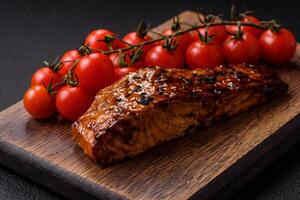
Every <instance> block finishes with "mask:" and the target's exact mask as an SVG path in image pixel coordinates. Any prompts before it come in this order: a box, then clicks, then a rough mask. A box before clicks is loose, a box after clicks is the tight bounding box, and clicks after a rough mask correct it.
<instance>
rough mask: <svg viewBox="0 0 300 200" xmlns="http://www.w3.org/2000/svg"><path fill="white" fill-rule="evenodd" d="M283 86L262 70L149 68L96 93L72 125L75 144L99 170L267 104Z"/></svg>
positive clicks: (238, 66)
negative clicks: (197, 127)
mask: <svg viewBox="0 0 300 200" xmlns="http://www.w3.org/2000/svg"><path fill="white" fill-rule="evenodd" d="M287 89H288V86H287V84H285V83H284V82H282V81H281V80H280V78H278V76H277V75H276V74H275V73H274V72H273V71H272V70H270V69H268V68H266V67H263V66H252V65H244V64H240V65H229V66H223V65H221V66H219V67H216V68H214V69H207V70H185V69H164V68H160V67H151V68H145V69H141V70H139V71H137V72H133V73H131V74H129V75H127V76H125V77H123V78H122V79H121V80H119V81H117V82H116V83H114V84H113V85H111V86H109V87H106V88H104V89H102V90H100V91H99V92H98V94H97V96H96V98H95V100H94V102H93V103H92V105H91V107H90V108H89V109H88V111H87V112H86V113H85V114H84V115H83V116H82V117H80V118H79V119H78V120H77V121H76V122H74V123H73V125H72V134H73V138H74V139H75V141H76V142H77V143H78V144H79V146H80V147H81V148H82V149H83V151H84V153H85V154H87V155H88V157H90V158H91V159H92V160H94V161H97V162H98V163H100V164H101V165H107V164H111V163H114V162H116V161H119V160H121V159H123V158H125V157H131V156H134V155H137V154H139V153H142V152H144V151H146V150H148V149H150V148H151V147H153V146H155V145H158V144H161V143H164V142H167V141H169V140H171V139H174V138H177V137H179V136H183V135H184V133H185V132H186V130H187V129H190V128H191V127H194V126H198V125H204V126H207V125H209V124H211V122H212V121H218V120H219V119H221V118H222V117H224V116H225V117H231V116H233V115H235V114H237V113H240V112H242V111H245V110H247V109H249V108H250V107H253V106H255V105H258V104H261V103H263V102H266V101H267V100H269V99H271V98H272V97H276V96H278V95H280V94H283V93H285V92H286V91H287Z"/></svg>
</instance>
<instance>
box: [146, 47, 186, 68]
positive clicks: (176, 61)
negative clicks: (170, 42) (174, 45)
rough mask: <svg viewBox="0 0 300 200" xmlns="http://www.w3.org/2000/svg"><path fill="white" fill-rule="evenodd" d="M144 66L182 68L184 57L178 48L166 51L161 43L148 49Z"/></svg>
mask: <svg viewBox="0 0 300 200" xmlns="http://www.w3.org/2000/svg"><path fill="white" fill-rule="evenodd" d="M145 66H161V67H164V68H183V66H184V58H183V54H182V52H181V50H180V49H176V50H173V51H168V50H167V49H165V48H164V47H162V46H161V45H159V46H156V47H153V48H152V49H150V50H149V51H148V53H147V55H146V58H145Z"/></svg>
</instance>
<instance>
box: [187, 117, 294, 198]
mask: <svg viewBox="0 0 300 200" xmlns="http://www.w3.org/2000/svg"><path fill="white" fill-rule="evenodd" d="M299 130H300V114H298V115H297V116H296V117H294V118H293V119H292V120H290V121H289V122H288V123H286V124H285V125H284V126H283V127H281V128H280V129H278V130H277V131H276V132H275V133H274V134H273V135H272V136H270V137H268V138H267V139H266V140H264V141H263V142H262V143H260V144H259V145H258V146H256V147H255V148H254V149H252V150H251V151H250V152H249V153H248V154H247V155H245V156H243V157H242V158H241V159H239V160H238V161H237V162H236V163H235V164H234V165H232V166H231V167H230V168H229V169H228V170H226V171H224V172H223V173H222V174H220V175H219V176H218V177H216V178H215V179H214V180H213V181H211V182H210V183H209V184H208V185H207V186H205V187H204V188H203V189H202V190H199V191H198V192H196V193H195V194H194V195H193V196H192V197H191V198H190V199H192V200H196V199H201V200H202V199H210V200H219V199H229V198H230V197H231V196H232V195H233V194H234V193H235V192H236V191H238V190H239V189H240V188H241V187H243V186H244V185H245V184H246V183H247V182H248V181H249V180H251V179H253V178H254V177H255V176H256V175H257V174H258V173H259V172H261V171H262V170H263V169H265V168H266V167H267V166H269V165H270V164H271V163H273V162H274V161H275V160H276V159H277V158H279V157H280V156H281V155H283V154H284V153H285V152H287V151H288V150H289V149H290V148H291V147H292V146H294V145H295V144H296V143H297V142H298V141H300V134H298V133H297V131H299ZM216 191H218V192H216Z"/></svg>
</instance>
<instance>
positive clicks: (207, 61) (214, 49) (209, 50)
mask: <svg viewBox="0 0 300 200" xmlns="http://www.w3.org/2000/svg"><path fill="white" fill-rule="evenodd" d="M185 60H186V64H187V66H188V67H189V68H190V69H196V68H207V67H215V66H218V65H221V64H223V63H224V55H223V49H222V46H221V45H220V44H219V43H218V42H216V41H215V42H210V43H205V42H203V41H201V40H198V41H195V42H193V43H192V44H191V45H190V46H189V48H188V49H187V50H186V54H185Z"/></svg>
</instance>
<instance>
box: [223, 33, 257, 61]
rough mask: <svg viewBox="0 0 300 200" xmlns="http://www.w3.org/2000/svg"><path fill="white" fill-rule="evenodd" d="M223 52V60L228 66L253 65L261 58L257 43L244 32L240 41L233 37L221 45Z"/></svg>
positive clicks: (251, 36)
mask: <svg viewBox="0 0 300 200" xmlns="http://www.w3.org/2000/svg"><path fill="white" fill-rule="evenodd" d="M223 50H224V55H225V60H226V61H227V63H230V64H239V63H249V64H255V63H257V62H258V61H259V58H260V56H261V49H260V45H259V41H258V40H257V39H256V38H255V37H254V36H253V35H252V34H251V33H249V32H244V34H243V36H242V37H241V38H240V39H237V38H235V36H230V37H228V38H227V39H226V40H225V42H224V44H223Z"/></svg>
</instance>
